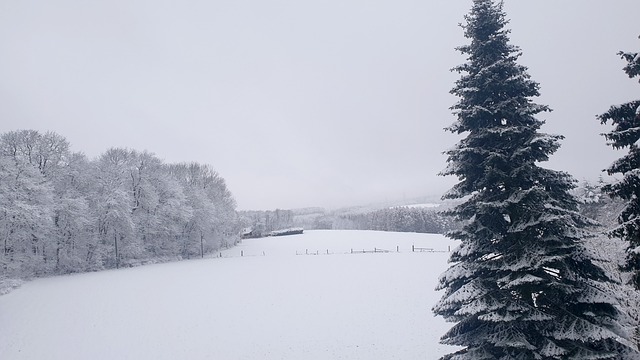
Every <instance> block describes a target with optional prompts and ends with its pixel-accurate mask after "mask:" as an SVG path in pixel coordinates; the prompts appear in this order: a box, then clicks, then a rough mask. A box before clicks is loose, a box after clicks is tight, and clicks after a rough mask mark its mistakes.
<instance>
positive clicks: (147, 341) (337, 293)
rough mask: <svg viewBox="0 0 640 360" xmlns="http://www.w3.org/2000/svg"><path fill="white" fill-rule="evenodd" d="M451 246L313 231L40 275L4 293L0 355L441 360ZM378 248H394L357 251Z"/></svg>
mask: <svg viewBox="0 0 640 360" xmlns="http://www.w3.org/2000/svg"><path fill="white" fill-rule="evenodd" d="M412 245H414V246H415V247H418V248H430V249H434V251H433V252H411V247H412ZM453 246H455V244H454V243H453V242H451V241H450V240H448V239H446V238H444V237H442V236H440V235H428V234H413V233H382V232H370V231H308V232H305V233H304V234H303V235H295V236H289V237H278V238H264V239H254V240H245V241H244V242H243V243H242V244H241V245H240V246H239V247H236V248H233V249H230V250H227V251H226V252H224V253H223V254H222V256H223V257H222V258H212V259H204V260H193V261H184V262H178V263H169V264H161V265H150V266H145V267H139V268H132V269H122V270H113V271H104V272H99V273H91V274H81V275H74V276H64V277H55V278H48V279H39V280H35V281H32V282H29V283H27V284H25V285H23V286H22V287H21V288H20V289H17V290H15V291H13V292H11V293H9V294H7V295H4V296H0V359H3V360H13V359H218V360H225V359H230V360H231V359H234V360H235V359H292V360H293V359H295V360H299V359H385V360H387V359H434V358H437V357H438V356H439V355H443V354H445V353H448V352H451V350H452V349H451V348H450V347H446V346H443V345H439V344H438V338H439V337H440V336H441V335H442V334H443V333H444V332H445V331H446V330H447V329H448V328H449V324H446V323H445V322H444V321H443V320H442V319H441V318H434V316H433V315H432V314H431V311H430V309H431V306H432V305H433V304H434V303H435V302H436V301H437V300H438V299H439V297H440V294H438V293H436V292H435V291H434V290H433V289H434V287H435V286H436V281H437V278H438V276H439V274H440V273H441V272H442V271H444V269H445V268H446V267H447V264H446V261H447V258H448V255H449V254H448V253H447V250H448V248H449V247H453ZM374 248H377V249H382V250H389V251H390V252H388V253H380V252H378V253H355V252H356V251H362V250H365V251H369V250H374ZM352 249H353V252H354V253H351V252H352ZM398 249H399V251H400V252H397V250H398ZM327 252H328V253H329V255H327ZM307 253H309V254H316V253H317V254H318V255H296V254H307ZM241 254H242V255H243V256H242V257H241V256H240V255H241Z"/></svg>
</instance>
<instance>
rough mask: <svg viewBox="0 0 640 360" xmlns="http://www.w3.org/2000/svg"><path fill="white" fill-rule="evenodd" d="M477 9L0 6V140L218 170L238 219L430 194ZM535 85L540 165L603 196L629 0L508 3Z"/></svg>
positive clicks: (444, 183)
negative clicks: (134, 152) (548, 139)
mask: <svg viewBox="0 0 640 360" xmlns="http://www.w3.org/2000/svg"><path fill="white" fill-rule="evenodd" d="M470 6H471V1H469V0H467V1H434V0H431V1H425V0H421V1H418V0H393V1H391V0H384V1H382V0H366V1H365V0H353V1H348V2H345V1H337V0H322V1H319V0H316V1H300V0H298V1H293V0H290V1H287V0H233V1H232V0H217V1H216V0H207V1H205V0H182V1H169V0H108V1H107V0H95V1H84V0H58V1H47V0H0V54H1V55H0V132H6V131H11V130H17V129H35V130H39V131H43V132H44V131H47V130H51V131H55V132H57V133H59V134H60V135H62V136H65V137H66V138H67V139H68V140H69V141H70V142H71V144H72V148H73V150H75V151H82V152H84V153H86V154H87V155H88V156H90V157H95V156H98V155H99V154H100V153H102V152H103V151H105V150H106V149H107V148H109V147H129V148H135V149H138V150H145V149H146V150H149V151H151V152H153V153H155V154H157V155H158V156H159V157H160V158H162V159H164V160H165V161H167V162H180V161H198V162H202V163H208V164H211V165H213V166H214V167H215V168H216V169H217V170H218V171H219V172H220V174H221V175H222V176H223V177H224V178H225V179H226V180H227V184H228V185H229V188H230V189H231V191H232V192H233V194H234V195H235V197H236V199H237V200H238V205H239V208H240V209H273V208H293V207H305V206H326V207H336V206H344V205H356V204H366V203H371V202H376V201H382V200H391V199H398V198H403V197H407V198H408V197H414V196H422V195H439V194H441V193H442V192H443V191H445V190H446V189H448V188H449V187H450V186H451V185H452V184H454V183H455V179H454V178H451V177H449V178H443V177H439V176H436V174H437V173H438V172H439V171H440V170H442V169H443V168H444V167H445V160H446V159H445V157H444V156H443V155H441V152H442V151H444V150H446V149H447V148H450V147H451V146H453V145H454V144H455V143H456V142H457V138H456V137H455V136H453V135H450V134H448V133H445V132H444V131H443V130H442V129H443V128H444V127H446V126H448V125H450V124H451V123H452V122H453V121H454V117H453V116H452V115H451V112H450V110H449V109H448V108H449V106H451V105H453V104H454V103H455V101H456V98H455V97H453V96H451V95H449V90H450V89H451V88H452V86H453V82H454V81H455V80H456V79H457V78H458V76H457V75H456V74H454V73H450V72H449V71H448V69H450V68H452V67H453V66H455V65H458V64H459V63H462V62H464V61H465V59H464V58H463V57H462V55H460V54H459V53H457V52H456V51H455V50H454V48H455V47H456V46H459V45H462V44H465V43H466V42H467V40H466V39H464V37H463V33H462V29H461V28H459V27H458V26H457V24H458V23H460V22H462V21H463V16H464V15H465V14H466V13H467V12H468V10H469V8H470ZM505 10H506V11H507V16H508V17H509V18H510V19H511V23H510V28H511V29H512V35H511V40H512V43H513V44H514V45H518V46H520V47H521V48H522V50H523V52H524V55H523V56H522V57H521V60H520V62H521V63H522V64H523V65H526V66H528V67H529V73H530V74H531V75H532V76H533V79H534V80H536V81H538V82H540V83H541V92H542V97H541V98H540V99H539V102H540V103H544V104H547V105H550V106H551V107H552V108H553V109H554V110H555V111H554V112H552V113H550V114H543V116H542V119H546V120H547V124H548V125H547V126H546V127H545V129H544V131H546V132H550V133H560V134H562V135H565V136H566V140H565V141H564V142H563V147H562V149H561V150H560V151H559V152H558V153H557V154H556V155H555V156H553V158H552V161H551V162H549V163H548V164H547V165H545V166H548V167H553V168H556V169H561V170H566V171H568V172H570V173H571V174H573V175H574V176H575V177H576V178H577V179H579V180H582V179H585V178H588V179H596V178H597V177H598V176H599V175H600V174H601V172H600V170H602V169H603V168H605V167H607V166H608V165H609V164H610V163H611V161H613V160H614V159H615V158H617V157H618V156H620V154H619V153H618V154H616V153H615V152H613V151H612V150H610V148H608V147H606V146H605V141H604V139H603V138H602V137H601V136H599V133H602V132H605V131H607V130H608V129H609V127H607V126H601V125H600V124H599V123H598V121H597V120H596V119H595V115H597V114H600V113H602V112H604V111H606V110H607V109H608V108H609V106H611V105H613V104H618V103H622V102H626V101H629V100H633V99H638V98H639V97H640V87H639V85H638V83H637V81H634V80H630V79H628V78H627V77H626V75H625V74H624V73H623V72H622V71H621V68H622V66H623V65H624V63H623V61H622V60H620V59H619V57H618V56H617V55H616V53H617V52H618V51H619V50H624V51H640V40H639V39H638V35H640V30H639V28H638V26H637V25H638V19H637V16H638V14H639V13H640V1H638V0H616V1H602V0H600V1H595V0H562V1H557V0H555V1H552V0H537V1H507V2H506V4H505Z"/></svg>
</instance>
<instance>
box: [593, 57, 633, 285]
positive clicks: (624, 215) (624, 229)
mask: <svg viewBox="0 0 640 360" xmlns="http://www.w3.org/2000/svg"><path fill="white" fill-rule="evenodd" d="M619 55H620V56H621V57H622V58H623V59H624V60H626V61H627V65H626V66H625V67H624V71H625V72H626V73H627V75H629V77H630V78H634V77H636V76H640V53H624V52H620V53H619ZM598 119H599V120H600V122H601V123H602V124H606V123H607V122H609V121H611V123H612V124H613V125H614V129H613V130H612V131H611V132H609V133H606V134H603V135H604V137H605V138H606V139H607V141H608V144H609V145H610V146H611V147H613V148H614V149H618V150H619V149H624V148H628V149H629V152H628V153H627V154H626V155H625V156H623V157H621V158H620V159H618V160H617V161H615V162H614V163H613V164H612V165H611V166H610V167H609V168H608V169H606V171H607V173H608V174H609V175H615V174H621V175H622V179H621V180H620V181H618V182H616V183H613V184H609V185H606V186H604V188H603V191H604V192H605V193H607V194H609V195H610V196H611V197H614V198H620V199H622V200H624V201H625V202H626V206H625V208H624V209H623V210H622V212H621V213H620V215H619V217H618V223H619V224H620V226H618V227H617V228H615V229H614V230H613V231H612V232H611V235H612V236H615V237H618V238H621V239H623V240H625V241H628V242H629V247H628V249H627V259H626V264H625V266H624V268H625V270H628V271H631V272H632V274H633V276H632V280H631V281H632V283H633V285H634V286H635V287H636V289H638V290H640V147H638V141H640V100H636V101H632V102H628V103H626V104H622V105H617V106H612V107H611V108H610V109H609V111H607V112H606V113H604V114H602V115H600V116H598Z"/></svg>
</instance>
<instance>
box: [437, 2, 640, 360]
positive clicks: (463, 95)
mask: <svg viewBox="0 0 640 360" xmlns="http://www.w3.org/2000/svg"><path fill="white" fill-rule="evenodd" d="M506 24H507V20H506V18H505V13H504V12H503V9H502V3H501V2H497V3H496V2H494V1H492V0H474V1H473V7H472V9H471V12H470V14H469V15H467V16H466V25H463V28H464V30H465V36H466V37H467V38H469V39H470V40H471V44H470V45H466V46H462V47H460V48H459V51H460V52H462V53H463V54H464V55H466V56H467V60H468V61H467V62H466V63H465V64H463V65H460V66H458V67H456V68H454V70H455V71H457V72H459V73H461V74H462V76H461V78H460V79H459V80H458V81H457V82H456V85H455V87H454V88H453V90H452V91H451V92H452V93H453V94H455V95H457V96H459V97H460V101H459V102H458V103H457V104H456V105H454V106H453V107H452V110H454V112H455V114H456V115H457V121H456V122H455V123H454V124H453V125H452V126H451V127H450V128H449V129H448V130H449V131H451V132H453V133H457V134H466V137H465V138H464V139H462V140H461V141H460V143H459V144H457V145H456V146H455V147H454V148H453V149H451V150H449V151H447V152H446V154H447V155H448V167H447V169H445V171H443V173H442V174H443V175H455V176H457V177H458V178H459V179H460V182H459V183H458V184H456V185H455V186H454V187H453V188H452V189H451V190H450V191H449V192H448V193H447V194H446V195H445V196H444V197H445V198H450V199H458V198H460V199H464V200H465V201H464V202H463V203H462V204H461V205H459V206H457V207H455V208H454V209H453V210H451V211H450V215H453V216H454V217H456V218H457V219H459V220H462V221H464V222H465V225H464V227H463V228H462V230H459V231H453V232H451V233H449V237H451V238H454V239H459V240H461V242H462V243H461V246H460V247H459V248H458V249H456V250H455V251H454V252H453V253H452V255H451V259H450V262H451V263H452V266H451V267H450V268H449V269H448V270H447V271H446V272H445V273H444V274H443V275H442V276H441V278H440V284H439V286H438V288H439V289H444V290H445V293H444V295H443V297H442V299H441V300H440V301H439V302H438V303H437V304H436V305H435V306H434V308H433V311H434V312H435V314H436V315H440V316H443V317H444V318H445V319H446V320H448V321H450V322H456V323H457V324H455V325H454V326H453V327H452V328H451V329H450V330H449V331H448V332H447V333H446V334H445V335H444V336H443V337H442V339H441V341H442V343H444V344H449V345H457V346H462V347H463V349H461V350H459V351H457V352H455V353H453V354H449V355H447V356H444V357H443V359H456V360H461V359H473V360H479V359H634V358H638V357H639V355H638V354H637V353H636V352H635V351H634V350H633V349H632V348H630V347H628V346H627V345H626V342H625V340H624V339H625V338H626V334H624V332H623V330H622V328H621V327H620V326H619V325H618V320H617V319H618V315H619V312H618V310H617V308H616V306H615V304H614V303H615V300H613V299H612V297H610V296H607V294H606V293H605V292H604V291H601V290H600V289H599V288H598V285H599V284H602V282H606V281H608V278H607V277H606V275H605V274H604V272H603V271H602V269H600V268H599V267H597V266H596V265H594V264H593V263H592V261H591V260H590V258H589V255H588V253H587V250H586V249H585V247H584V246H583V244H582V240H583V239H584V238H585V237H586V236H587V235H588V231H587V230H586V228H587V227H588V225H589V224H590V221H589V220H588V219H587V218H585V217H582V216H581V215H579V214H578V213H577V212H576V209H577V202H576V200H575V198H574V197H573V196H572V195H570V194H569V191H570V190H571V189H572V188H573V187H574V180H573V179H572V178H571V176H570V175H568V174H566V173H564V172H559V171H554V170H548V169H544V168H541V167H539V166H538V165H537V163H539V162H542V161H546V160H548V157H549V155H551V154H552V153H554V152H555V151H556V150H557V149H558V147H559V140H560V139H561V138H562V137H561V136H557V135H546V134H542V133H540V132H539V130H540V127H541V126H542V124H543V122H542V121H540V120H537V119H536V118H535V115H536V114H539V113H540V112H544V111H548V110H549V108H548V107H547V106H542V105H537V104H535V103H533V102H532V100H531V98H533V97H536V96H538V95H539V92H538V87H539V86H538V84H537V83H536V82H534V81H532V80H531V79H530V77H529V75H528V74H527V72H526V68H525V67H524V66H522V65H519V64H518V63H517V59H518V57H519V55H520V51H519V49H518V48H517V47H515V46H512V45H510V44H509V37H508V34H509V31H508V30H506V29H505V25H506Z"/></svg>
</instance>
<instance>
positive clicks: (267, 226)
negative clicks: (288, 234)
mask: <svg viewBox="0 0 640 360" xmlns="http://www.w3.org/2000/svg"><path fill="white" fill-rule="evenodd" d="M238 215H239V217H240V220H241V221H242V224H243V226H244V227H248V228H251V231H252V233H253V236H256V237H261V236H263V235H267V234H269V233H270V232H272V231H276V230H282V229H287V228H291V227H293V218H294V214H293V211H292V210H281V209H276V210H273V211H270V210H266V211H260V210H251V211H239V212H238Z"/></svg>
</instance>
